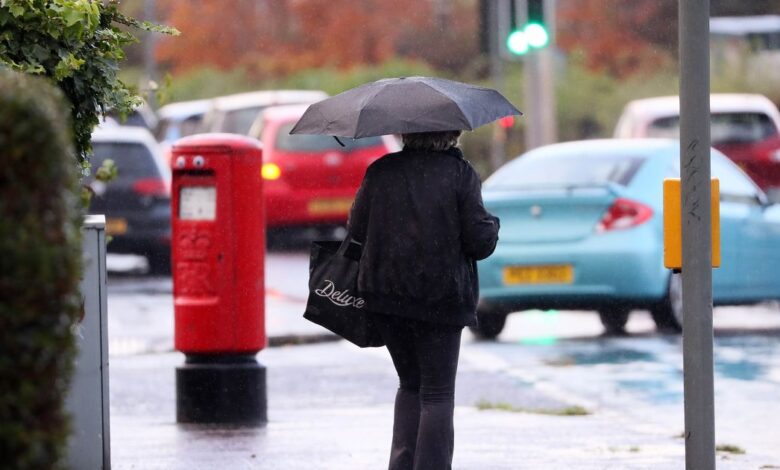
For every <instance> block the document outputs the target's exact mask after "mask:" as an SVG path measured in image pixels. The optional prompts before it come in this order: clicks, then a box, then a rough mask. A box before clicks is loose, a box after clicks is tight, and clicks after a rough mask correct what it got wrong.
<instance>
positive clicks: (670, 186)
mask: <svg viewBox="0 0 780 470" xmlns="http://www.w3.org/2000/svg"><path fill="white" fill-rule="evenodd" d="M681 201H682V199H681V194H680V179H679V178H666V179H665V180H664V266H665V267H666V268H668V269H672V270H674V271H675V272H680V271H682V266H683V261H682V260H683V256H682V209H681V207H680V206H681ZM710 217H711V220H712V267H713V268H719V267H720V181H719V180H718V179H717V178H713V179H712V180H711V181H710Z"/></svg>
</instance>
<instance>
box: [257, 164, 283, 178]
mask: <svg viewBox="0 0 780 470" xmlns="http://www.w3.org/2000/svg"><path fill="white" fill-rule="evenodd" d="M262 172H263V179H265V180H278V179H279V177H281V176H282V169H281V168H279V165H277V164H276V163H263V170H262Z"/></svg>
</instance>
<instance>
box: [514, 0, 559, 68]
mask: <svg viewBox="0 0 780 470" xmlns="http://www.w3.org/2000/svg"><path fill="white" fill-rule="evenodd" d="M509 2H510V8H509V11H508V13H509V18H508V19H509V26H510V27H509V31H508V35H507V38H506V50H507V51H508V52H509V53H510V54H512V55H516V56H520V55H524V54H527V53H528V52H531V51H532V50H533V49H542V48H544V47H546V46H547V45H548V44H549V43H550V32H549V30H548V26H547V23H546V22H545V17H544V0H509ZM523 7H525V12H524V13H526V14H525V15H524V16H525V18H523V19H524V20H525V21H522V20H520V21H518V19H519V18H520V15H518V13H520V11H521V10H522V8H523Z"/></svg>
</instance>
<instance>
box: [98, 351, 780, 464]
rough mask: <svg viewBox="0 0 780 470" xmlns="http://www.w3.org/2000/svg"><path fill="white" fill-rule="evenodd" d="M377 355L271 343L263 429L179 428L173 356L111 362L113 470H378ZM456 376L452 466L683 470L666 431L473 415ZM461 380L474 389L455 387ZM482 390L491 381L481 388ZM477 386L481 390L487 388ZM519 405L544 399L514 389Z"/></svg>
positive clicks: (732, 460) (385, 410)
mask: <svg viewBox="0 0 780 470" xmlns="http://www.w3.org/2000/svg"><path fill="white" fill-rule="evenodd" d="M381 351H382V350H373V351H371V352H368V351H363V350H358V349H357V348H354V347H352V346H351V345H348V344H345V343H343V342H339V343H323V344H318V345H306V346H295V347H283V348H272V349H269V350H265V351H263V352H261V353H260V355H259V356H258V359H259V360H260V361H261V362H262V363H263V364H264V365H266V366H267V368H268V406H269V422H268V424H267V425H266V426H264V427H261V428H255V429H252V428H245V429H241V428H234V429H230V428H217V427H208V426H192V425H177V424H176V423H175V385H174V369H175V367H176V366H178V365H181V364H182V363H183V356H181V355H180V354H178V353H168V354H154V355H136V356H126V357H116V358H112V363H111V433H112V435H111V438H112V464H113V468H114V469H118V470H122V469H144V470H154V469H182V470H185V469H186V470H197V469H204V470H205V469H230V470H232V469H269V470H270V469H273V470H284V469H291V470H292V469H307V470H309V469H356V470H357V469H360V470H365V469H379V468H386V465H387V456H388V452H389V442H390V431H391V425H392V423H391V420H392V400H393V393H394V390H393V389H394V380H395V379H394V377H393V372H392V366H391V365H390V363H389V360H388V359H387V358H386V357H383V353H382V352H381ZM475 373H476V371H469V370H465V371H464V372H463V373H462V374H461V375H460V376H459V384H461V385H459V387H460V388H459V392H458V398H457V399H456V413H455V420H456V452H455V461H454V468H455V469H474V470H486V469H487V470H490V469H495V470H501V469H507V470H509V469H545V470H547V469H549V470H554V469H567V470H568V469H616V470H617V469H620V470H625V469H653V470H658V469H681V468H683V467H684V463H683V462H684V443H683V441H682V439H680V438H679V437H678V436H674V435H673V433H672V432H671V431H670V430H669V429H667V428H659V427H654V426H652V425H650V424H647V423H641V422H631V420H630V419H629V418H628V416H626V415H623V414H620V413H618V412H615V411H609V410H594V411H595V412H594V414H592V415H590V416H546V415H538V414H527V413H512V412H506V411H497V410H489V411H480V410H478V409H477V408H476V407H474V406H473V403H474V402H473V401H472V400H473V396H476V395H474V394H473V393H472V394H471V395H472V396H469V394H470V393H471V392H470V391H469V390H468V389H469V388H470V387H479V386H480V383H479V382H480V380H479V376H478V375H475ZM464 382H468V383H469V384H470V385H468V386H462V385H463V384H464ZM486 386H492V385H490V384H486ZM483 392H484V390H483V391H481V392H478V393H483ZM517 392H518V393H517V399H518V400H519V402H518V401H516V403H517V404H518V406H522V405H523V404H526V405H528V406H530V407H536V406H538V404H539V403H540V400H541V402H544V400H545V398H544V397H542V396H539V394H538V393H537V392H535V391H533V390H526V391H523V389H522V388H518V389H517ZM768 463H772V460H771V459H766V457H761V456H754V455H729V454H723V455H719V458H718V468H719V469H746V468H752V469H758V468H776V467H763V465H766V464H768Z"/></svg>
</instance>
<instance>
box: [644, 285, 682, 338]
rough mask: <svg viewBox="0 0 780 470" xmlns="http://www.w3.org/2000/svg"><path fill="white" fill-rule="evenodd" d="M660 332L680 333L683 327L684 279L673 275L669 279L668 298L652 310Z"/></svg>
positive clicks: (651, 312)
mask: <svg viewBox="0 0 780 470" xmlns="http://www.w3.org/2000/svg"><path fill="white" fill-rule="evenodd" d="M650 314H651V315H652V316H653V321H655V327H656V328H657V329H658V331H662V332H665V333H680V332H682V327H683V305H682V277H681V276H680V275H679V274H672V275H671V276H670V277H669V288H668V289H667V293H666V297H664V299H663V300H662V301H661V302H660V303H659V304H658V305H655V306H654V307H653V308H652V309H650Z"/></svg>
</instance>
